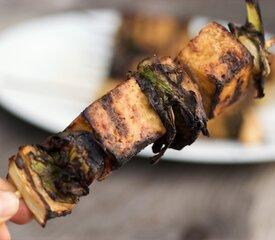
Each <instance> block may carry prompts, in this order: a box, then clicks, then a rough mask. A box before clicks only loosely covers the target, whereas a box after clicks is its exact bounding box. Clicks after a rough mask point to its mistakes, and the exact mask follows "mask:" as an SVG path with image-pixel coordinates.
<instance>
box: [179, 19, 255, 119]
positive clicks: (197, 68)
mask: <svg viewBox="0 0 275 240" xmlns="http://www.w3.org/2000/svg"><path fill="white" fill-rule="evenodd" d="M176 61H177V62H179V63H180V64H181V65H183V66H184V67H185V68H186V70H187V71H188V73H189V75H190V76H192V78H193V79H194V80H195V81H196V83H197V84H198V85H199V88H200V92H201V95H202V98H203V103H204V108H205V111H206V114H207V116H208V117H209V118H212V117H215V116H217V115H218V114H220V113H221V112H222V110H223V109H224V108H226V107H227V106H229V105H231V104H232V103H233V102H235V101H236V100H237V99H238V98H239V97H240V95H241V94H242V93H244V91H245V89H246V88H247V86H248V82H249V78H250V77H251V71H252V68H253V58H252V56H251V54H250V53H249V52H248V50H247V49H246V48H245V47H244V46H243V45H242V44H241V43H240V42H239V41H238V40H237V39H236V38H235V37H234V36H233V35H232V34H231V33H230V32H228V31H227V30H226V29H225V28H224V27H223V26H221V25H219V24H218V23H215V22H212V23H210V24H208V25H207V26H206V27H204V28H203V29H202V30H201V31H200V33H199V35H198V36H197V37H195V38H194V39H192V40H191V41H190V42H189V43H188V45H187V46H186V47H184V49H183V50H182V51H181V52H180V54H179V55H178V56H177V58H176Z"/></svg>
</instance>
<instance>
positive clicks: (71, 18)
mask: <svg viewBox="0 0 275 240" xmlns="http://www.w3.org/2000/svg"><path fill="white" fill-rule="evenodd" d="M208 21H209V19H207V18H195V19H193V20H192V21H191V22H190V25H189V31H190V34H191V35H195V34H196V33H197V32H198V30H199V29H201V27H203V26H204V25H205V24H206V23H207V22H208ZM110 23H112V24H110ZM120 23H121V16H120V14H119V13H118V12H116V11H114V10H93V11H87V12H78V13H66V14H60V15H55V16H49V17H45V18H41V19H37V20H32V21H29V22H26V23H23V24H20V25H18V26H15V27H13V28H11V29H9V30H7V31H5V32H3V33H2V34H1V36H0V103H1V105H2V106H3V107H5V108H6V109H8V110H10V111H11V112H13V113H14V114H16V115H18V116H20V117H22V118H23V119H25V120H27V121H29V122H31V123H33V124H35V125H37V126H39V127H41V128H43V129H46V130H49V131H51V132H59V131H61V130H62V129H64V128H65V127H66V126H67V125H68V124H69V123H70V122H71V121H72V120H73V119H74V118H75V117H76V116H77V115H78V114H79V113H80V112H81V111H82V110H83V109H84V108H85V107H86V106H87V105H88V104H89V103H91V102H92V101H93V100H94V98H95V96H96V93H97V92H98V90H99V88H100V87H101V85H102V83H103V82H104V79H105V78H106V76H107V75H108V73H109V66H110V62H111V59H112V56H113V49H114V35H115V33H116V32H117V30H118V28H119V26H120ZM258 111H259V116H260V120H261V122H262V125H263V126H264V127H265V129H264V131H265V136H266V139H265V141H264V142H263V143H262V144H259V145H256V146H255V145H254V146H247V145H242V144H241V143H239V142H236V141H227V140H225V141H217V140H207V141H201V140H198V141H196V142H195V143H194V144H193V145H192V146H188V147H186V148H185V149H183V150H182V151H174V150H168V151H167V152H166V153H165V156H164V159H169V160H174V161H190V162H204V163H251V162H263V161H274V160H275V124H274V123H275V104H269V105H265V106H264V107H261V108H260V109H259V110H258ZM152 155H153V154H152V152H151V149H150V148H149V147H148V148H146V149H145V150H143V151H142V152H141V153H140V156H146V157H148V156H152Z"/></svg>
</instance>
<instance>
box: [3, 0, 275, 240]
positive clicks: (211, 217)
mask: <svg viewBox="0 0 275 240" xmlns="http://www.w3.org/2000/svg"><path fill="white" fill-rule="evenodd" d="M262 2H263V12H264V14H263V16H264V20H265V22H266V25H267V29H268V30H269V31H273V32H275V24H273V23H274V22H275V16H274V14H273V13H272V11H274V9H275V2H274V1H262ZM113 6H115V7H118V8H121V9H135V8H137V9H140V10H142V9H147V10H148V9H149V10H150V11H152V12H154V11H157V12H159V11H163V12H167V13H169V14H176V15H177V14H185V15H186V16H191V15H193V14H195V15H196V14H202V15H206V14H207V15H209V14H210V15H212V16H214V17H220V18H226V19H229V20H231V21H234V20H235V18H236V19H237V20H236V21H242V20H243V9H242V7H243V1H238V0H235V1H225V0H223V1H221V0H216V1H214V0H211V1H210V0H209V1H198V0H192V1H189V0H181V1H180V0H172V1H160V0H158V1H145V0H141V1H126V0H115V1H107V0H104V1H100V0H97V1H88V0H86V1H84V0H81V1H80V0H79V1H74V0H55V1H54V0H51V1H34V0H33V1H31V0H21V1H19V0H13V1H3V0H2V1H0V28H1V29H3V28H5V27H8V26H10V25H12V24H13V23H15V22H18V21H21V20H23V19H28V18H32V17H34V16H39V15H43V14H47V13H52V12H59V11H65V10H72V9H86V8H90V7H113ZM233 13H234V14H233ZM48 134H49V133H47V132H44V131H42V130H40V129H38V128H36V127H34V126H31V125H30V124H28V123H26V122H24V121H22V120H20V119H18V118H16V117H14V116H13V115H11V114H10V113H8V112H7V111H5V110H4V109H2V108H0V158H1V159H0V176H1V177H2V178H4V177H5V175H6V171H7V160H8V158H9V157H10V156H11V155H12V154H13V153H15V152H16V151H17V148H18V146H20V145H24V144H27V143H35V142H40V141H42V140H43V139H44V138H45V137H46V136H48ZM274 151H275V150H274ZM274 160H275V159H274ZM274 203H275V164H274V163H269V164H255V165H235V166H233V165H232V166H230V165H225V166H223V165H195V164H194V165H193V164H184V163H172V162H166V161H161V162H160V163H159V164H158V165H156V166H151V165H150V164H149V161H148V160H147V159H142V158H135V159H133V161H131V162H130V163H129V164H127V165H126V166H125V167H123V168H122V169H121V170H119V171H116V172H114V173H113V174H112V175H111V176H110V177H109V178H108V179H107V180H105V181H103V182H100V183H96V184H94V185H93V186H92V187H91V194H90V195H89V196H87V197H84V198H82V199H81V201H80V203H79V204H78V205H77V207H76V208H75V209H74V211H73V213H72V214H71V215H70V216H68V217H66V218H59V219H56V220H52V221H49V222H48V225H47V226H46V228H44V229H43V228H41V227H40V226H39V225H38V224H37V223H36V222H32V223H30V224H28V225H24V226H18V225H15V224H12V223H9V227H10V229H11V234H12V236H13V239H15V240H37V239H42V240H51V239H59V240H75V239H77V240H86V239H87V240H88V239H96V240H109V239H119V240H127V239H134V240H143V239H144V240H147V239H148V240H155V239H158V240H162V239H163V240H164V239H169V240H170V239H171V240H233V239H234V240H273V239H275V204H274Z"/></svg>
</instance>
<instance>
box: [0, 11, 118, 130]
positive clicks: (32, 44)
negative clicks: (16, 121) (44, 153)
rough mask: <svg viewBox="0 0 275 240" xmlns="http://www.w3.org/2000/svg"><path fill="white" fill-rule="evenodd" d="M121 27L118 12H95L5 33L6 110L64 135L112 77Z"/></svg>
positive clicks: (2, 82)
mask: <svg viewBox="0 0 275 240" xmlns="http://www.w3.org/2000/svg"><path fill="white" fill-rule="evenodd" d="M110 23H111V24H110ZM120 23H121V16H120V14H119V13H118V12H117V11H115V10H92V11H85V12H71V13H66V14H59V15H53V16H49V17H44V18H40V19H36V20H31V21H28V22H25V23H21V24H19V25H17V26H14V27H13V28H11V29H8V30H6V31H5V32H3V33H2V34H1V35H0V103H1V104H2V106H4V107H5V108H7V109H9V110H10V111H12V112H13V113H15V114H16V115H18V116H20V117H22V118H23V119H25V120H27V121H29V122H31V123H33V124H35V125H37V126H39V127H41V128H44V129H46V130H49V131H52V132H58V131H61V130H62V129H64V128H65V127H66V126H67V125H68V124H69V123H70V122H71V121H72V119H74V118H75V117H76V116H77V115H78V114H79V113H80V111H82V110H83V109H84V108H85V107H86V106H87V105H88V104H89V103H91V102H92V101H93V100H94V98H95V96H96V94H97V92H98V89H99V88H100V87H101V86H102V84H103V83H104V80H105V79H106V77H107V76H108V74H109V68H110V63H111V60H112V56H113V49H114V36H115V34H116V32H117V30H118V28H119V26H120Z"/></svg>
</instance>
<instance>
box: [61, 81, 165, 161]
mask: <svg viewBox="0 0 275 240" xmlns="http://www.w3.org/2000/svg"><path fill="white" fill-rule="evenodd" d="M76 123H77V124H76ZM79 123H81V124H79ZM78 126H81V129H82V130H83V128H84V129H86V130H88V131H90V132H92V133H93V134H94V136H95V137H96V138H97V139H98V140H99V141H100V142H101V144H102V145H103V146H104V147H105V148H106V149H107V150H108V151H109V152H111V153H112V154H113V155H114V156H115V157H116V158H117V159H118V160H121V161H122V162H123V160H126V159H129V158H131V157H132V156H134V155H135V154H137V153H138V152H139V151H140V150H141V149H143V148H144V147H146V146H147V145H149V144H150V143H153V142H154V141H156V140H157V139H158V138H159V137H161V136H162V135H164V134H165V132H166V129H165V128H164V126H163V124H162V122H161V119H160V117H159V116H158V114H157V113H156V112H155V111H154V109H153V108H152V107H151V105H150V103H149V101H148V99H147V97H146V96H145V95H144V93H143V92H142V91H141V89H140V87H139V85H138V84H137V82H136V80H135V79H134V78H131V79H129V80H127V81H125V82H123V83H122V84H120V85H119V86H117V87H116V88H114V89H113V90H112V91H110V92H109V93H108V94H106V95H105V96H103V97H102V98H100V99H98V100H97V101H95V102H94V103H93V104H91V105H90V106H89V107H87V108H86V109H85V111H84V112H83V113H82V114H81V115H80V116H79V117H78V118H77V119H76V120H74V122H73V123H72V124H71V125H70V126H69V127H68V128H67V129H66V130H67V131H68V130H79V129H78Z"/></svg>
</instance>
